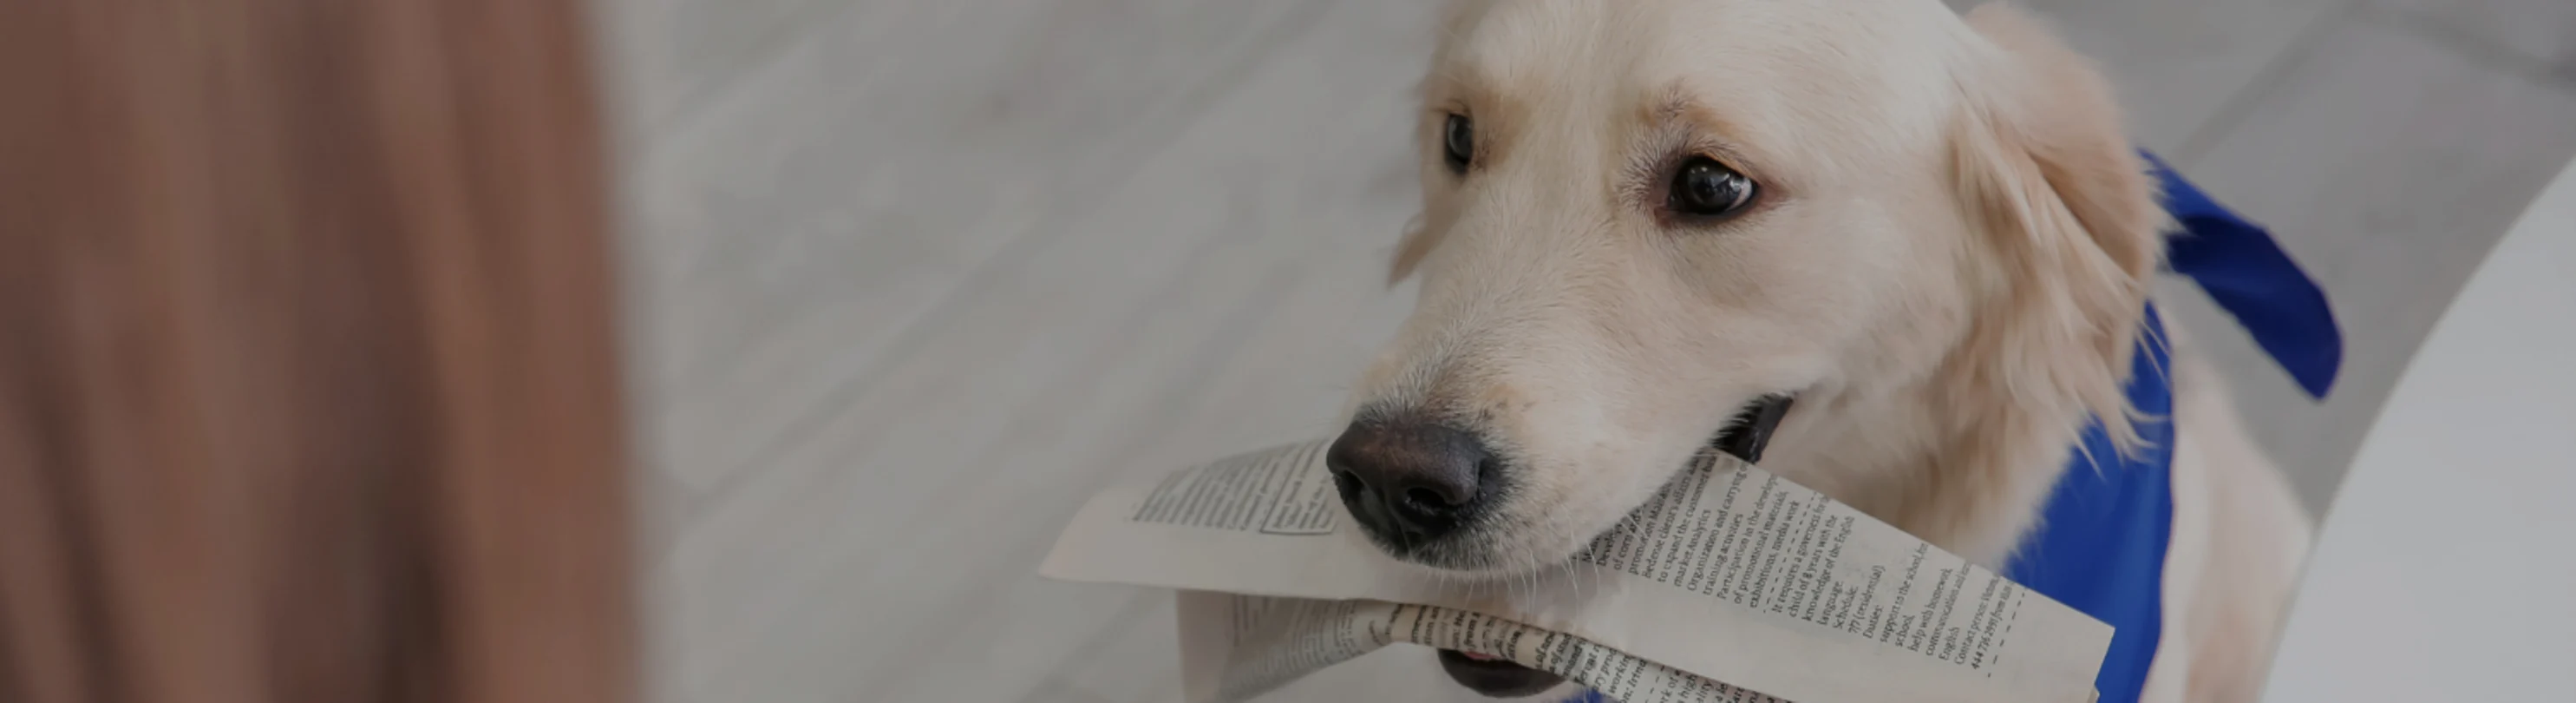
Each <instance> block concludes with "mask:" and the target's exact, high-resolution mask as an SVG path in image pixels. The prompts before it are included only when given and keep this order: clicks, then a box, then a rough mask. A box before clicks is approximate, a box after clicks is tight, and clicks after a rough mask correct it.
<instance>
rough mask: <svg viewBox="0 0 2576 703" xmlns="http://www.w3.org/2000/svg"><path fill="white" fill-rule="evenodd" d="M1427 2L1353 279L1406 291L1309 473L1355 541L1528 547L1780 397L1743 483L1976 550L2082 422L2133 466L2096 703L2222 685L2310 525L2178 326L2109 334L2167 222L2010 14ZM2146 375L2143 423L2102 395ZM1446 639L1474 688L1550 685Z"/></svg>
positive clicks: (2080, 97)
mask: <svg viewBox="0 0 2576 703" xmlns="http://www.w3.org/2000/svg"><path fill="white" fill-rule="evenodd" d="M1441 20H1442V24H1443V27H1444V28H1445V29H1444V31H1443V32H1442V34H1441V37H1440V40H1439V42H1438V46H1437V48H1436V49H1435V51H1434V54H1433V57H1432V59H1431V65H1430V69H1429V71H1428V73H1427V75H1426V77H1425V78H1424V80H1423V82H1422V85H1421V90H1420V92H1421V100H1422V102H1421V111H1420V115H1419V126H1418V129H1417V142H1418V144H1419V159H1420V171H1421V173H1420V177H1421V183H1422V200H1423V203H1422V210H1421V213H1420V215H1419V217H1418V218H1417V219H1416V220H1415V222H1414V223H1413V224H1412V225H1411V226H1410V227H1409V228H1408V230H1407V231H1406V232H1405V233H1404V235H1403V237H1402V238H1401V239H1400V241H1399V242H1398V243H1397V245H1396V248H1395V253H1394V256H1393V262H1392V271H1391V279H1392V280H1395V281H1401V280H1403V279H1406V278H1408V277H1413V278H1418V279H1419V284H1420V288H1419V293H1418V296H1419V297H1418V300H1417V301H1416V303H1415V307H1414V309H1413V312H1412V314H1411V316H1410V317H1409V318H1408V319H1407V320H1406V321H1405V322H1404V324H1403V326H1402V327H1401V329H1400V330H1399V331H1398V332H1397V334H1396V337H1395V338H1394V339H1393V340H1392V341H1391V342H1390V343H1389V345H1388V346H1387V348H1386V349H1385V351H1384V352H1383V354H1381V355H1380V357H1379V358H1377V359H1376V360H1375V361H1374V362H1373V363H1372V364H1371V365H1370V367H1369V368H1368V369H1367V370H1366V371H1365V372H1364V373H1363V374H1362V376H1361V378H1360V380H1359V382H1358V383H1357V384H1355V386H1354V392H1353V399H1352V402H1351V405H1350V407H1349V408H1348V415H1347V416H1348V417H1349V418H1350V422H1351V424H1350V425H1349V428H1348V429H1346V430H1345V431H1344V433H1343V434H1342V435H1341V437H1340V438H1339V439H1338V440H1337V441H1336V443H1335V445H1334V447H1333V449H1332V451H1331V452H1330V454H1329V458H1328V463H1329V464H1330V465H1331V467H1332V469H1333V473H1334V477H1335V480H1336V481H1337V482H1338V483H1339V484H1340V487H1341V489H1342V497H1343V499H1344V502H1345V504H1346V506H1347V507H1348V508H1349V510H1350V512H1351V515H1352V517H1353V518H1354V520H1355V521H1356V522H1358V523H1359V524H1360V525H1361V526H1362V528H1363V529H1362V530H1361V532H1362V533H1364V534H1365V535H1366V536H1367V537H1368V538H1369V539H1370V541H1371V542H1372V543H1373V544H1375V545H1376V546H1377V547H1378V548H1379V549H1381V550H1382V551H1384V552H1385V553H1387V554H1388V555H1389V556H1390V557H1392V558H1395V559H1397V560H1400V561H1403V562H1406V563H1409V564H1413V565H1416V566H1418V567H1419V568H1424V569H1430V570H1435V571H1437V572H1439V573H1441V574H1443V575H1446V576H1449V577H1452V578H1460V579H1479V578H1484V579H1506V578H1511V577H1513V576H1514V575H1519V574H1526V573H1530V572H1533V571H1537V570H1541V569H1547V568H1553V567H1555V566H1558V565H1561V564H1564V563H1565V562H1566V561H1567V560H1568V559H1569V558H1570V557H1572V556H1573V555H1575V554H1576V553H1577V552H1578V551H1579V550H1581V549H1582V548H1583V547H1584V546H1585V545H1586V544H1587V543H1588V542H1589V541H1590V540H1592V539H1593V538H1594V537H1595V536H1597V535H1599V534H1601V533H1602V532H1603V531H1605V530H1607V529H1608V528H1610V527H1612V526H1613V525H1614V524H1615V523H1617V522H1618V521H1619V520H1620V519H1621V518H1622V517H1624V516H1625V515H1626V514H1627V513H1628V512H1629V511H1630V510H1631V509H1633V508H1635V507H1636V506H1638V505H1639V504H1641V503H1642V502H1644V501H1645V500H1646V499H1647V498H1648V497H1650V496H1651V495H1652V494H1653V493H1654V492H1655V491H1656V490H1657V489H1658V487H1660V486H1661V485H1662V484H1664V483H1665V482H1666V481H1667V480H1668V479H1670V478H1671V477H1672V476H1673V475H1674V473H1675V472H1676V471H1678V470H1679V469H1680V468H1681V467H1683V466H1684V465H1686V463H1687V462H1688V461H1689V460H1690V459H1691V458H1692V457H1693V456H1694V455H1695V454H1696V453H1697V452H1699V451H1701V449H1702V447H1704V446H1707V445H1708V443H1709V440H1710V438H1711V437H1712V436H1713V435H1715V434H1717V433H1720V432H1722V431H1724V430H1726V429H1727V428H1728V427H1729V425H1730V422H1732V421H1734V420H1735V419H1736V418H1738V417H1740V416H1742V415H1743V413H1744V412H1745V410H1746V409H1747V408H1748V407H1760V405H1761V404H1762V403H1763V402H1766V400H1767V399H1779V398H1793V399H1794V405H1792V406H1791V407H1790V409H1789V411H1788V412H1787V414H1786V416H1785V418H1784V419H1782V420H1781V421H1780V424H1779V425H1778V427H1777V429H1776V433H1775V434H1774V438H1773V439H1772V440H1771V442H1770V445H1769V449H1768V452H1767V456H1766V457H1765V459H1764V460H1763V462H1762V465H1763V467H1764V468H1765V469H1768V470H1770V471H1772V472H1774V473H1776V474H1779V475H1781V476H1783V477H1786V478H1789V479H1791V480H1794V481H1796V482H1798V483H1800V484H1803V485H1805V486H1808V487H1811V488H1814V489H1816V490H1819V491H1822V492H1823V493H1825V494H1827V495H1829V496H1831V497H1833V498H1835V499H1837V500H1840V501H1842V502H1844V503H1848V504H1850V505H1852V506H1854V507H1856V508H1858V509H1860V510H1862V511H1864V512H1866V513H1868V514H1870V515H1872V516H1875V517H1877V518H1879V519H1881V520H1884V521H1886V522H1888V523H1891V524H1893V525H1896V526H1898V527H1900V528H1903V529H1905V530H1907V531H1908V532H1911V533H1912V534H1915V535H1917V536H1919V537H1921V538H1923V539H1925V540H1927V541H1929V542H1931V543H1933V544H1934V545H1937V546H1939V547H1941V548H1943V549H1946V550H1949V551H1951V552H1954V553H1957V554H1959V555H1962V556H1963V557H1965V558H1967V559H1969V560H1971V561H1973V562H1975V563H1978V564H1982V565H1985V566H1987V567H1990V568H1995V569H1997V570H1999V571H2001V570H2003V569H2005V568H2006V567H2007V566H2008V565H2010V564H2012V563H2013V560H2014V559H2015V557H2016V555H2017V554H2018V553H2019V552H2020V550H2022V549H2023V548H2024V547H2025V545H2026V543H2027V541H2028V540H2030V539H2032V538H2033V535H2034V533H2035V531H2037V530H2039V529H2040V528H2041V527H2042V525H2041V524H2040V517H2041V515H2042V513H2043V507H2044V504H2045V503H2046V502H2047V501H2048V499H2049V498H2050V496H2051V493H2052V489H2053V487H2055V486H2057V485H2059V483H2060V481H2061V479H2062V478H2064V477H2066V476H2067V475H2068V473H2069V472H2070V471H2071V470H2075V469H2071V468H2070V467H2082V466H2084V465H2085V464H2084V463H2083V462H2082V459H2085V458H2088V457H2081V456H2079V454H2083V453H2084V452H2082V451H2081V450H2079V449H2078V448H2079V446H2084V445H2083V440H2084V438H2085V437H2087V436H2088V435H2087V433H2088V432H2090V433H2094V435H2096V436H2099V437H2102V438H2106V441H2108V443H2109V444H2108V445H2107V446H2109V447H2111V448H2112V450H2113V451H2114V452H2116V453H2119V454H2123V455H2126V454H2133V453H2137V452H2141V451H2149V450H2153V451H2161V452H2164V453H2165V455H2168V456H2170V491H2171V519H2170V526H2169V533H2168V534H2166V535H2164V536H2163V537H2164V539H2165V544H2166V546H2165V548H2164V553H2163V555H2162V556H2161V557H2160V558H2161V560H2162V561H2161V570H2160V571H2161V573H2160V574H2159V575H2156V576H2154V577H2153V578H2156V579H2160V582H2159V583H2158V584H2156V585H2157V586H2158V589H2156V592H2158V593H2160V595H2158V596H2156V597H2158V598H2160V599H2161V602H2160V604H2159V605H2160V609H2150V610H2149V612H2160V615H2157V616H2156V618H2157V620H2155V621H2154V622H2155V624H2156V626H2157V627H2158V628H2160V629H2161V633H2162V636H2161V637H2160V638H2159V639H2157V640H2156V641H2155V643H2154V644H2153V645H2152V646H2151V649H2150V650H2149V651H2151V652H2152V657H2153V658H2152V664H2151V665H2144V664H2142V670H2143V671H2144V674H2143V679H2144V681H2143V684H2142V686H2141V687H2140V688H2139V690H2137V691H2135V692H2132V693H2133V694H2134V695H2129V696H2118V695H2113V694H2112V692H2105V698H2104V700H2114V699H2121V700H2130V699H2134V700H2148V701H2178V700H2190V701H2246V700H2252V699H2253V698H2254V697H2255V696H2256V695H2257V693H2258V692H2259V688H2260V686H2261V683H2262V678H2263V674H2264V670H2265V666H2266V663H2267V661H2268V660H2269V658H2270V652H2271V643H2272V638H2273V635H2274V630H2275V629H2276V627H2277V625H2278V623H2279V622H2280V620H2281V617H2282V614H2283V611H2284V609H2285V607H2286V601H2287V598H2288V595H2289V593H2290V591H2291V589H2292V587H2293V583H2294V580H2295V577H2296V573H2297V570H2298V568H2299V565H2300V560H2301V558H2302V555H2304V554H2305V553H2306V551H2307V546H2308V543H2309V540H2310V536H2311V535H2310V530H2311V529H2312V528H2311V523H2310V520H2309V518H2308V516H2307V515H2306V514H2305V513H2304V511H2303V510H2302V508H2301V507H2300V505H2299V503H2298V502H2297V501H2296V500H2295V498H2294V497H2293V496H2292V494H2291V492H2290V491H2289V488H2288V485H2287V482H2286V481H2285V479H2284V478H2283V476H2282V475H2281V473H2280V471H2279V470H2278V469H2277V468H2276V467H2274V466H2273V465H2272V463H2271V462H2270V461H2269V460H2268V459H2267V458H2266V457H2265V456H2264V455H2263V454H2262V453H2261V452H2260V451H2259V450H2258V449H2257V448H2256V447H2255V445H2254V444H2253V442H2251V441H2250V440H2249V439H2248V437H2247V436H2246V433H2245V431H2244V430H2243V428H2242V425H2241V423H2240V422H2239V420H2238V418H2237V417H2236V415H2235V411H2234V410H2233V409H2232V407H2231V401H2230V400H2229V398H2228V392H2227V390H2226V388H2225V387H2224V386H2223V385H2222V384H2221V379H2220V378H2219V377H2218V376H2217V375H2216V374H2214V373H2212V372H2211V371H2210V370H2209V369H2208V368H2207V367H2206V366H2205V365H2204V364H2203V363H2202V362H2201V361H2200V360H2199V359H2198V358H2197V357H2195V356H2193V355H2192V354H2191V353H2190V351H2189V346H2188V340H2184V339H2180V337H2181V335H2180V334H2179V333H2178V331H2168V332H2165V333H2163V334H2161V335H2156V334H2150V333H2148V332H2145V331H2143V330H2149V329H2156V327H2155V326H2154V325H2153V324H2152V320H2151V319H2149V316H2151V315H2152V314H2153V313H2152V307H2151V305H2150V300H2149V298H2150V284H2149V281H2150V277H2151V276H2153V275H2155V274H2156V272H2157V271H2158V270H2159V267H2160V265H2161V263H2162V261H2163V256H2164V255H2165V251H2166V246H2167V241H2166V237H2167V235H2168V233H2169V232H2170V231H2171V230H2172V229H2173V227H2174V224H2175V223H2174V220H2173V218H2172V217H2170V216H2169V215H2168V213H2167V211H2166V210H2165V208H2164V207H2163V206H2162V205H2160V203H2159V200H2158V198H2159V193H2158V188H2157V182H2156V180H2155V178H2154V177H2153V176H2151V175H2150V173H2151V171H2152V168H2151V165H2150V164H2148V163H2147V162H2145V161H2144V160H2143V159H2142V157H2141V156H2140V154H2139V153H2138V152H2136V151H2134V150H2133V149H2132V147H2131V146H2130V143H2129V141H2128V139H2127V137H2126V136H2125V133H2124V132H2123V131H2122V127H2121V123H2120V118H2119V111H2118V109H2117V108H2116V107H2115V103H2114V100H2113V98H2112V95H2111V91H2110V89H2109V87H2108V86H2107V85H2106V83H2105V81H2104V79H2103V78H2102V77H2101V76H2100V74H2099V73H2098V72H2097V71H2096V70H2095V69H2094V68H2092V67H2091V65H2090V64H2089V63H2088V62H2087V61H2085V60H2084V59H2083V58H2082V57H2080V56H2078V55H2077V54H2076V53H2074V52H2073V51H2071V50H2069V49H2068V48H2067V47H2065V46H2064V45H2063V44H2062V43H2060V42H2059V41H2058V40H2057V39H2055V38H2054V36H2053V35H2052V33H2051V32H2050V31H2049V30H2048V29H2047V28H2046V27H2045V26H2044V25H2043V24H2042V23H2040V22H2038V21H2037V20H2035V19H2034V18H2032V17H2030V16H2028V15H2026V14H2024V13H2023V12H2021V11H2019V10H2017V9H2014V8H2011V7H2008V6H2001V5H1990V6H1986V7H1981V8H1978V9H1976V10H1973V11H1971V12H1968V13H1966V14H1965V15H1960V14H1956V13H1953V12H1952V11H1951V10H1949V9H1948V8H1946V7H1944V6H1943V5H1941V4H1940V3H1938V2H1936V0H1815V1H1811V2H1778V1H1772V0H1628V1H1623V2H1599V1H1598V0H1458V1H1456V2H1452V3H1451V4H1449V5H1448V6H1447V7H1446V8H1445V9H1444V10H1443V15H1442V18H1441ZM2142 343H2143V344H2158V345H2163V346H2160V347H2157V349H2160V350H2170V356H2169V357H2167V356H2164V352H2162V351H2159V352H2158V358H2157V359H2155V361H2157V362H2158V363H2157V364H2146V363H2144V362H2142V361H2141V357H2140V356H2139V354H2140V351H2139V350H2140V349H2141V348H2142V347H2141V344H2142ZM2168 359H2169V363H2165V362H2166V361H2167V360H2168ZM2149 366H2154V367H2163V366H2169V367H2170V368H2150V369H2149V373H2164V374H2168V375H2169V379H2163V380H2169V382H2170V393H2171V396H2170V398H2171V405H2170V409H2169V413H2170V416H2169V417H2164V416H2162V415H2161V414H2159V413H2146V412H2141V411H2140V409H2139V408H2136V407H2133V406H2132V404H2131V402H2130V401H2131V398H2130V396H2129V392H2128V391H2127V390H2126V389H2127V388H2128V384H2130V383H2131V382H2132V381H2134V380H2136V379H2137V378H2138V377H2139V375H2140V374H2139V373H2138V369H2139V368H2141V367H2149ZM2163 380H2160V381H2159V382H2162V381H2163ZM2159 387H2160V388H2161V387H2162V386H2159ZM2167 422H2169V425H2167V426H2168V427H2169V428H2170V430H2171V431H2170V433H2169V435H2166V436H2169V437H2170V439H2169V440H2168V441H2167V442H2165V443H2161V444H2160V443H2159V442H2158V441H2156V440H2155V439H2154V438H2150V437H2147V436H2143V435H2142V434H2141V431H2140V428H2141V427H2144V426H2146V425H2148V424H2150V423H2167ZM2089 458H2097V459H2098V458H2099V457H2089ZM2222 536H2223V538H2222ZM1453 654H1455V653H1444V654H1443V655H1442V656H1441V661H1442V663H1443V665H1444V667H1445V668H1447V670H1448V671H1449V673H1450V674H1451V675H1452V676H1453V677H1454V678H1456V679H1457V681H1458V683H1461V684H1465V685H1466V686H1468V687H1469V688H1471V689H1474V690H1476V691H1477V692H1479V693H1484V694H1488V695H1496V696H1504V695H1512V696H1518V695H1528V694H1532V693H1533V692H1536V693H1537V696H1536V697H1537V698H1540V699H1562V698H1563V697H1564V696H1567V695H1571V694H1572V693H1574V691H1573V690H1572V689H1569V688H1567V687H1566V686H1565V685H1564V684H1562V683H1561V682H1559V681H1556V680H1555V679H1554V677H1553V676H1551V675H1545V674H1539V673H1537V672H1531V671H1529V670H1526V669H1518V667H1514V666H1511V665H1509V664H1501V663H1495V662H1489V661H1481V660H1477V659H1476V658H1473V657H1466V656H1464V655H1459V656H1451V655H1453Z"/></svg>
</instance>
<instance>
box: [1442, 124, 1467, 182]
mask: <svg viewBox="0 0 2576 703" xmlns="http://www.w3.org/2000/svg"><path fill="white" fill-rule="evenodd" d="M1440 150H1441V154H1440V158H1441V160H1442V161H1445V162H1447V163H1448V164H1449V172H1450V173H1456V174H1462V175H1463V174H1465V173H1467V164H1469V163H1471V162H1473V161H1475V158H1476V125H1475V123H1473V122H1469V121H1467V116H1466V115H1458V114H1452V115H1450V116H1449V123H1448V124H1446V125H1443V126H1442V127H1441V130H1440Z"/></svg>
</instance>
